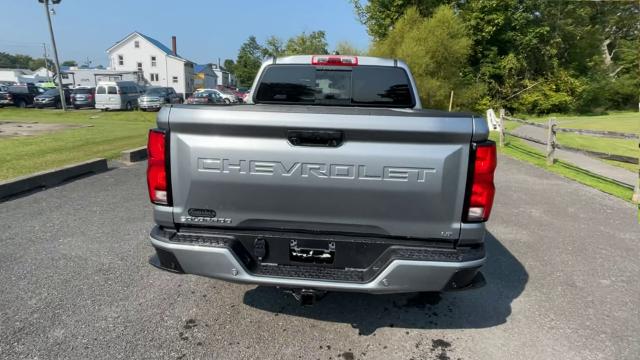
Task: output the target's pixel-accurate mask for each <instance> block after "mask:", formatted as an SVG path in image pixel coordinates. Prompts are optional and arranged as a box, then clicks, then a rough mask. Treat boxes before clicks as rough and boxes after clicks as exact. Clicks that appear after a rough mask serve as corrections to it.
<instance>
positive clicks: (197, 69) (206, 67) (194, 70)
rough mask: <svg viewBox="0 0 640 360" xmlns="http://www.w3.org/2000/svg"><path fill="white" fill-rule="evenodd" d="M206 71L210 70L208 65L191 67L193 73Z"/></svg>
mask: <svg viewBox="0 0 640 360" xmlns="http://www.w3.org/2000/svg"><path fill="white" fill-rule="evenodd" d="M207 69H210V66H209V64H194V65H193V72H194V73H201V72H203V71H205V70H207Z"/></svg>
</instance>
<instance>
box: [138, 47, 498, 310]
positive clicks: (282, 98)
mask: <svg viewBox="0 0 640 360" xmlns="http://www.w3.org/2000/svg"><path fill="white" fill-rule="evenodd" d="M250 99H251V101H250V102H251V103H252V104H251V105H239V106H219V107H215V106H214V107H207V106H189V105H173V106H165V107H164V108H163V109H162V110H161V111H160V113H159V114H158V118H157V129H153V130H151V131H150V133H149V143H148V153H149V161H148V170H147V182H148V188H149V195H150V198H151V202H152V203H153V215H154V220H155V222H156V226H155V227H154V228H153V229H152V231H151V235H150V237H151V244H152V245H153V247H154V248H155V250H156V255H155V256H154V257H153V258H152V260H151V262H152V264H155V265H156V266H158V267H160V268H162V269H165V270H170V271H174V272H178V273H187V274H196V275H202V276H207V277H212V278H217V279H223V280H228V281H233V282H240V283H249V284H259V285H268V286H278V287H282V288H287V289H293V291H294V293H296V294H299V295H301V297H305V296H306V298H307V299H309V298H312V297H313V296H315V294H316V293H319V292H325V291H356V292H367V293H399V292H418V291H444V290H457V289H467V288H473V287H477V286H480V285H482V284H483V283H484V279H483V277H482V275H481V273H480V272H479V271H478V270H479V269H480V267H481V266H482V265H483V263H484V262H485V249H484V244H483V242H484V235H485V224H484V222H485V221H486V220H487V219H488V218H489V214H490V212H491V206H492V203H493V197H494V192H495V188H494V184H493V174H494V170H495V167H496V149H495V143H493V142H491V141H489V140H488V128H487V124H486V122H485V121H484V120H483V119H482V118H479V117H475V116H473V115H470V114H463V113H452V112H442V111H434V110H423V109H422V108H421V104H420V98H419V97H418V94H417V91H416V85H415V83H414V80H413V78H412V76H411V73H410V71H409V68H408V67H407V65H406V64H404V63H403V62H401V61H398V60H393V59H381V58H373V57H354V56H338V55H322V56H292V57H285V58H278V59H270V60H268V61H266V62H265V63H264V64H263V65H262V67H261V69H260V71H259V73H258V75H257V77H256V80H255V82H254V84H253V87H252V90H251V95H250Z"/></svg>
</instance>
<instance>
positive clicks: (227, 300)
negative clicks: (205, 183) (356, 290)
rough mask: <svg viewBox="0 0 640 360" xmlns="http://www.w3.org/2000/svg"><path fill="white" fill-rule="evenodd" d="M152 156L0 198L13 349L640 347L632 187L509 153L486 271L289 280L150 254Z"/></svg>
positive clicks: (530, 355) (618, 351)
mask: <svg viewBox="0 0 640 360" xmlns="http://www.w3.org/2000/svg"><path fill="white" fill-rule="evenodd" d="M145 185H146V184H145V178H144V164H138V165H134V166H131V167H123V168H118V169H114V170H111V171H108V172H106V173H102V174H99V175H95V176H91V177H87V178H83V179H78V180H76V181H73V182H70V183H67V184H65V185H62V186H59V187H56V188H52V189H48V190H46V191H41V192H37V193H33V194H30V195H27V196H23V197H20V198H16V199H13V200H10V201H6V202H4V203H0V226H1V228H2V230H3V231H2V232H0V276H1V277H0V285H1V286H0V358H2V359H22V358H27V359H132V358H140V359H201V358H202V359H205V358H206V359H209V358H210V359H258V358H261V359H343V360H344V359H638V358H640V341H639V339H640V337H639V336H640V335H639V334H640V321H639V320H640V282H639V281H638V279H639V278H640V261H638V259H640V246H638V240H639V239H640V226H639V225H638V224H637V223H636V214H635V211H636V210H635V207H634V206H633V205H631V204H629V203H626V202H624V201H622V200H620V199H617V198H614V197H611V196H609V195H606V194H604V193H601V192H599V191H597V190H593V189H591V188H588V187H585V186H583V185H580V184H577V183H575V182H572V181H570V180H566V179H563V178H561V177H558V176H556V175H553V174H549V173H546V172H544V171H542V170H540V169H538V168H535V167H532V166H530V165H527V164H523V163H520V162H517V161H515V160H511V159H508V158H504V157H502V158H500V164H499V168H498V173H497V188H498V193H497V197H496V203H495V205H494V210H493V215H492V219H491V220H490V222H489V225H488V227H489V229H490V233H491V235H490V236H489V237H488V239H487V246H488V256H489V258H488V263H487V265H486V267H485V268H484V274H485V276H486V278H487V282H488V284H487V285H486V286H485V287H484V288H482V289H479V290H474V291H469V292H459V293H446V294H442V295H434V294H406V295H385V296H379V295H364V294H340V293H332V294H329V295H328V296H327V297H326V298H325V299H323V300H322V301H321V302H319V303H317V304H316V305H315V306H313V307H310V308H305V307H300V306H299V305H298V304H297V303H296V302H295V301H294V299H293V298H292V297H291V296H289V295H286V294H283V293H282V292H280V291H278V290H275V289H270V288H263V287H255V286H248V285H236V284H229V283H225V282H221V281H217V280H212V279H206V278H202V277H197V276H191V275H174V274H170V273H167V272H163V271H160V270H157V269H155V268H153V267H151V266H150V265H149V264H148V263H147V261H148V258H149V256H150V255H152V253H153V250H152V248H151V246H150V245H149V242H148V238H147V234H148V231H149V229H150V228H151V226H152V219H151V211H150V206H149V204H148V200H147V194H146V188H145Z"/></svg>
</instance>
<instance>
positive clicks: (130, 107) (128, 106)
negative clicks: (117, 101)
mask: <svg viewBox="0 0 640 360" xmlns="http://www.w3.org/2000/svg"><path fill="white" fill-rule="evenodd" d="M125 109H126V110H127V111H131V110H133V106H131V103H130V102H127V105H125Z"/></svg>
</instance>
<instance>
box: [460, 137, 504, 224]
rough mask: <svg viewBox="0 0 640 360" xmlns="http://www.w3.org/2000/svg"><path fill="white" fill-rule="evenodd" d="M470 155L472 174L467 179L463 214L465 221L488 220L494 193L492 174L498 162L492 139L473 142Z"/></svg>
mask: <svg viewBox="0 0 640 360" xmlns="http://www.w3.org/2000/svg"><path fill="white" fill-rule="evenodd" d="M472 157H473V174H472V175H471V179H470V180H469V181H470V185H469V188H468V192H469V193H467V205H466V207H465V213H464V216H465V218H466V221H467V222H482V221H487V220H489V215H491V207H492V206H493V196H494V195H495V193H496V188H495V186H494V184H493V174H494V172H495V170H496V165H497V164H498V160H497V157H496V144H495V143H494V142H493V141H488V142H486V143H481V144H475V151H474V152H473V154H472Z"/></svg>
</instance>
